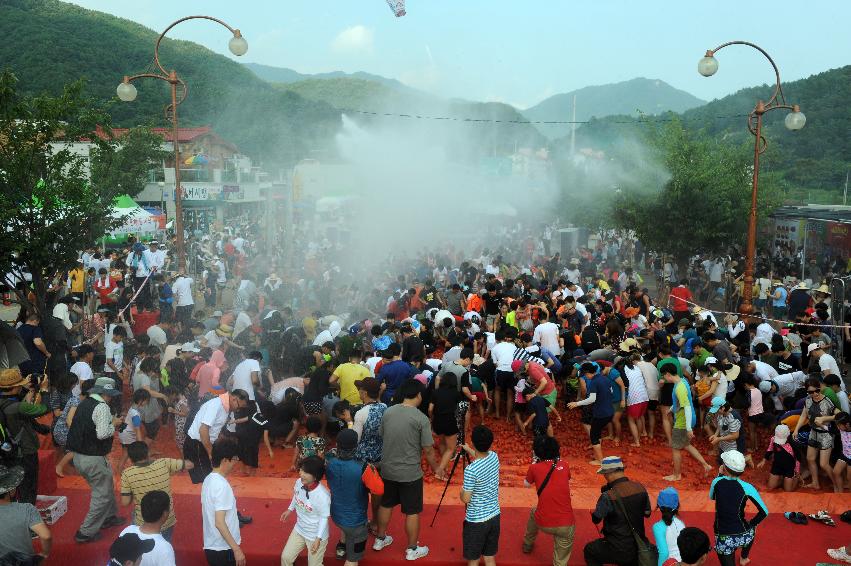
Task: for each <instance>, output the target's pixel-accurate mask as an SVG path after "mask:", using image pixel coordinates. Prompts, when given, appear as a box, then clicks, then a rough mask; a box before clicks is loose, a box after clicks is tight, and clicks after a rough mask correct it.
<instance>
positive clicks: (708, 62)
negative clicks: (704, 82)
mask: <svg viewBox="0 0 851 566" xmlns="http://www.w3.org/2000/svg"><path fill="white" fill-rule="evenodd" d="M717 71H718V59H716V58H715V57H712V56H707V57H704V58H703V59H701V60H700V61H698V62H697V72H698V73H700V74H701V75H703V76H704V77H711V76H712V75H714V74H715V73H716V72H717Z"/></svg>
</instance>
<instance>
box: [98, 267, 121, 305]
mask: <svg viewBox="0 0 851 566" xmlns="http://www.w3.org/2000/svg"><path fill="white" fill-rule="evenodd" d="M94 289H95V292H96V293H97V294H98V298H99V299H100V304H101V306H103V307H110V310H111V309H112V306H111V305H112V304H113V303H114V302H115V295H114V293H115V291H116V289H117V285H116V284H115V281H113V280H112V278H111V277H110V276H109V272H108V271H107V269H106V268H105V267H101V268H100V270H99V271H98V277H97V279H95V282H94Z"/></svg>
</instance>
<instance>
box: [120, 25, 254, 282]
mask: <svg viewBox="0 0 851 566" xmlns="http://www.w3.org/2000/svg"><path fill="white" fill-rule="evenodd" d="M187 20H210V21H212V22H216V23H217V24H221V25H222V26H224V27H226V28H227V29H228V31H230V32H231V33H232V34H233V37H231V38H230V41H229V42H228V49H230V52H231V53H233V54H234V55H236V56H241V55H245V53H246V52H247V51H248V42H247V41H245V38H243V37H242V34H241V33H240V31H239V30H238V29H236V28H232V27H230V26H229V25H228V24H226V23H225V22H223V21H222V20H219V19H217V18H213V17H210V16H187V17H185V18H180V19H179V20H177V21H175V22H172V23H171V25H169V26H168V27H167V28H165V30H164V31H163V32H162V33H161V34H160V36H159V37H158V38H157V42H156V44H155V45H154V65H156V67H157V70H158V71H159V72H154V73H140V74H138V75H133V76H125V77H124V80H123V81H122V82H121V84H119V85H118V88H116V89H115V91H116V93H117V94H118V98H120V99H121V100H123V101H124V102H132V101H134V100H136V94H137V92H136V87H135V86H133V81H135V80H137V79H142V78H151V79H159V80H161V81H165V82H167V83H168V84H169V85H171V104H169V105H168V106H166V109H165V117H166V120H168V121H170V122H171V126H172V145H173V147H174V232H175V235H176V236H177V266H178V271H181V272H185V271H186V252H185V249H184V241H183V202H182V201H183V189H182V187H181V186H180V143H179V141H178V133H179V131H178V129H179V127H178V120H177V107H178V105H179V104H180V103H181V102H183V101H184V100H186V95H187V93H188V91H187V87H186V83H185V82H184V81H183V79H181V78H180V77H179V76H177V71H174V70H172V71H166V70H165V68H164V67H163V66H162V63H160V42H162V40H163V37H165V34H167V33H168V32H169V31H170V30H171V28H173V27H174V26H176V25H177V24H179V23H182V22H185V21H187ZM178 85H180V86H181V87H182V92H181V94H180V97H179V98H178V96H177V86H178Z"/></svg>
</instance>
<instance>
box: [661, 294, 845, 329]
mask: <svg viewBox="0 0 851 566" xmlns="http://www.w3.org/2000/svg"><path fill="white" fill-rule="evenodd" d="M671 299H677V300H679V301H683V302H684V303H688V304H690V305H693V306H695V307H698V308H699V309H701V310H705V311H709V312H711V313H714V314H719V315H721V314H725V315H726V314H732V315H733V316H735V317H736V318H737V319H738V318H739V317H740V316H741V313H737V312H727V311H716V310H713V309H711V308H708V307H704V306H703V305H699V304H697V303H695V302H692V301H689V300H687V299H683V298H680V297H677V296H674V295H668V307H670V306H671ZM760 318H762V320H765V321H769V322H779V323H781V324H794V325H796V326H818V327H819V328H842V329H845V328H851V324H815V323H812V322H794V321H791V320H780V319H778V318H768V317H767V316H765V315H762V316H761V317H760Z"/></svg>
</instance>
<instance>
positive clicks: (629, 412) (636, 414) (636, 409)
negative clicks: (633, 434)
mask: <svg viewBox="0 0 851 566" xmlns="http://www.w3.org/2000/svg"><path fill="white" fill-rule="evenodd" d="M648 403H649V402H648V401H644V402H642V403H636V404H635V405H628V406H627V408H626V416H627V417H629V418H631V419H633V420H635V419H640V418H641V417H643V416H644V413H646V412H647V405H648Z"/></svg>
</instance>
